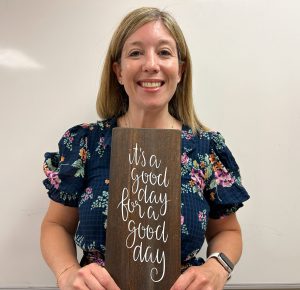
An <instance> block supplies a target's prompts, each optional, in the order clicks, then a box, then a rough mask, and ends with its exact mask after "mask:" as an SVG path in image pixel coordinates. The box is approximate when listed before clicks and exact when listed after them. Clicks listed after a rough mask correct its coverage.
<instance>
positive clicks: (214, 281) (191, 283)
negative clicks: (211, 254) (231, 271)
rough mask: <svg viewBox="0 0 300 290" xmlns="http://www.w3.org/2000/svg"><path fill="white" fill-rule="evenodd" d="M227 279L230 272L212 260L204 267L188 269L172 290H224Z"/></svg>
mask: <svg viewBox="0 0 300 290" xmlns="http://www.w3.org/2000/svg"><path fill="white" fill-rule="evenodd" d="M227 279H228V272H227V271H226V270H225V269H224V268H223V267H222V265H220V264H219V262H218V261H217V260H215V259H213V258H212V259H209V260H208V261H207V262H206V263H205V264H203V265H202V266H193V267H190V268H188V269H187V270H186V271H185V272H184V273H183V274H181V275H180V276H179V278H178V279H177V281H176V282H175V283H174V285H173V286H172V288H171V289H170V290H185V289H186V290H222V289H224V285H225V283H226V281H227Z"/></svg>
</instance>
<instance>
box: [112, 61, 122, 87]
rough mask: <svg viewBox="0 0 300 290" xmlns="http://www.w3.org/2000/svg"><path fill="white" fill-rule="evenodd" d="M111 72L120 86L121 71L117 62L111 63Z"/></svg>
mask: <svg viewBox="0 0 300 290" xmlns="http://www.w3.org/2000/svg"><path fill="white" fill-rule="evenodd" d="M112 68H113V71H114V73H115V74H116V77H117V79H118V81H119V83H120V84H122V70H121V65H120V64H119V63H118V62H116V61H115V62H114V63H113V67H112Z"/></svg>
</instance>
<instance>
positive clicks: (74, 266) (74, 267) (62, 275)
mask: <svg viewBox="0 0 300 290" xmlns="http://www.w3.org/2000/svg"><path fill="white" fill-rule="evenodd" d="M78 268H80V266H79V264H78V263H73V264H71V265H69V266H66V267H65V268H64V269H63V270H61V271H60V272H59V273H58V274H57V275H56V285H57V287H59V286H60V285H61V284H64V281H65V280H66V279H67V277H68V276H69V275H68V274H70V273H71V272H73V271H76V270H77V269H78Z"/></svg>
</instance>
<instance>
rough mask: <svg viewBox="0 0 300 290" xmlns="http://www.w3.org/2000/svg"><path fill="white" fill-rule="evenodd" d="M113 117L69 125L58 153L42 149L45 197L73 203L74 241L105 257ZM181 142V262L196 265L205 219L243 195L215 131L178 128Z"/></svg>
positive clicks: (235, 205)
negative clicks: (75, 212) (76, 215)
mask: <svg viewBox="0 0 300 290" xmlns="http://www.w3.org/2000/svg"><path fill="white" fill-rule="evenodd" d="M116 126H117V121H116V119H115V118H113V119H108V120H104V121H98V122H96V123H91V124H82V125H78V126H75V127H73V128H71V129H69V130H68V131H67V132H66V133H65V134H64V135H63V137H62V138H61V140H60V141H59V152H55V153H49V152H48V153H46V154H45V162H44V172H45V174H46V177H47V178H46V179H45V180H44V182H43V183H44V185H45V187H46V188H47V190H48V195H49V197H50V198H51V199H52V200H54V201H56V202H59V203H61V204H63V205H65V206H71V207H78V209H79V222H78V228H77V231H76V235H75V242H76V244H77V245H78V246H79V247H80V248H81V249H82V250H83V251H84V252H85V253H90V252H93V251H94V252H98V253H100V254H101V256H102V257H104V255H105V238H106V236H105V235H106V224H107V206H108V197H109V165H110V150H111V137H112V129H113V128H114V127H116ZM181 138H182V144H181V147H182V148H181V261H182V265H187V266H189V265H201V264H203V263H204V260H203V259H202V258H199V257H196V256H197V253H198V252H199V251H200V249H201V247H202V244H203V242H204V240H205V231H206V227H207V223H208V218H213V219H219V218H222V217H223V216H226V215H229V214H231V213H233V212H235V211H237V210H238V209H239V208H240V207H241V206H243V202H244V201H246V200H247V199H248V198H249V195H248V194H247V192H246V190H245V189H244V187H243V186H242V183H241V177H240V174H239V167H238V165H237V163H236V162H235V159H234V157H233V156H232V154H231V152H230V150H229V149H228V147H227V146H226V145H225V141H224V139H223V137H222V136H221V134H220V133H218V132H204V131H203V132H200V133H198V134H193V133H192V130H191V129H190V128H189V127H187V126H183V128H182V137H181Z"/></svg>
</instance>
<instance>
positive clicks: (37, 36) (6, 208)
mask: <svg viewBox="0 0 300 290" xmlns="http://www.w3.org/2000/svg"><path fill="white" fill-rule="evenodd" d="M141 5H143V6H156V7H159V8H163V9H166V10H168V11H170V12H171V13H172V14H173V15H174V16H175V18H176V19H177V20H178V22H179V24H180V26H181V27H182V29H183V31H184V34H185V36H186V39H187V42H188V44H189V47H190V50H191V55H192V60H193V73H194V74H193V79H194V98H195V105H196V108H197V112H198V113H199V117H200V119H201V120H202V121H203V122H204V123H205V124H207V125H208V126H209V127H210V128H213V129H216V130H218V131H220V132H221V133H222V134H223V135H224V136H225V139H226V142H227V144H228V146H229V148H230V149H231V150H232V152H233V153H234V156H235V157H236V160H237V162H238V164H239V166H240V169H241V173H242V178H243V183H244V185H245V187H246V188H247V190H248V191H249V193H250V195H251V199H250V200H249V201H247V202H246V203H245V206H244V208H242V209H240V210H239V212H238V218H239V220H240V223H241V226H242V229H243V237H244V253H243V256H242V259H241V261H240V263H239V264H238V266H237V267H236V270H235V273H234V275H233V277H232V280H231V281H230V283H231V284H232V285H234V284H263V283H272V284H284V283H300V275H299V270H298V269H299V259H300V251H299V244H300V223H299V214H298V212H299V204H300V192H299V185H298V180H299V174H298V172H299V163H300V158H299V141H300V139H299V131H300V130H299V118H300V114H299V103H300V101H299V97H300V77H299V76H300V54H299V51H300V29H299V27H300V19H299V11H300V1H297V0H294V1H293V0H273V1H267V0H248V1H247V0H223V1H222V0H219V1H218V0H185V1H179V0H178V1H175V0H174V1H171V0H151V1H150V0H149V1H148V0H142V1H140V0H139V1H138V0H132V1H121V0H119V1H117V0H110V1H100V0H89V1H84V0H72V1H71V0H66V1H58V0H51V1H50V0H48V1H47V0H42V1H41V0H27V1H21V0H19V1H18V0H0V124H1V142H0V146H1V147H0V148H1V151H0V152H1V153H2V154H1V160H2V166H1V169H0V170H1V174H0V178H1V203H0V217H1V218H0V229H1V234H0V236H1V238H0V257H1V261H2V262H1V264H0V268H1V269H0V270H1V271H0V273H1V275H0V287H2V288H5V287H50V286H53V285H54V284H55V281H54V277H53V275H52V273H51V272H50V270H49V269H48V268H47V266H46V264H45V263H44V261H43V260H42V258H41V254H40V250H39V230H40V229H39V228H40V223H41V220H42V217H43V215H44V213H45V211H46V208H47V205H48V198H47V194H46V190H45V189H44V188H43V186H42V179H43V178H44V176H43V172H42V162H43V154H44V152H45V151H55V150H57V142H58V140H59V139H60V137H61V136H62V134H63V133H64V131H65V130H66V129H68V128H69V127H71V126H73V125H75V124H79V123H82V122H94V121H95V120H97V115H96V111H95V100H96V94H97V89H98V84H99V77H100V71H101V66H102V61H103V59H104V57H105V54H106V49H107V47H108V42H109V40H110V37H111V35H112V33H113V31H114V29H115V28H116V26H117V24H118V23H119V21H120V20H121V18H122V17H123V16H124V15H125V14H126V13H127V12H129V11H130V10H132V9H134V8H137V7H140V6H141ZM282 268H287V270H286V271H283V270H282Z"/></svg>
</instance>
